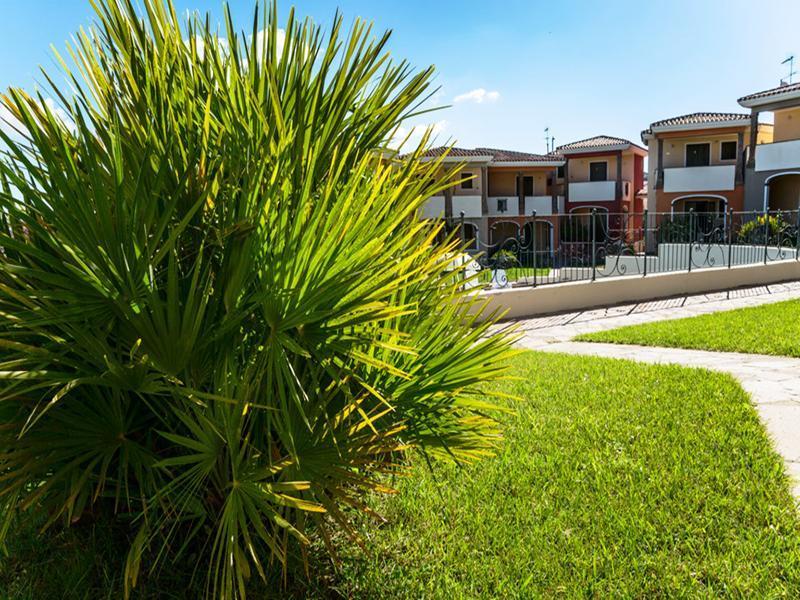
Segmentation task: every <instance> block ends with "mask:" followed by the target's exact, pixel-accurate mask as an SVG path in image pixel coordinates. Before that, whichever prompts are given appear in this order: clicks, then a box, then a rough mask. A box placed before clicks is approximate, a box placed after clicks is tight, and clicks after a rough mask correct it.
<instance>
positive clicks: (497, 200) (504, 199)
mask: <svg viewBox="0 0 800 600" xmlns="http://www.w3.org/2000/svg"><path fill="white" fill-rule="evenodd" d="M488 207H489V212H488V213H486V214H487V215H488V216H490V217H504V216H505V217H516V216H519V198H517V197H516V196H489V198H488Z"/></svg>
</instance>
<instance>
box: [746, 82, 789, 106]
mask: <svg viewBox="0 0 800 600" xmlns="http://www.w3.org/2000/svg"><path fill="white" fill-rule="evenodd" d="M799 91H800V83H790V84H788V85H779V86H778V87H775V88H772V89H769V90H764V91H763V92H756V93H755V94H749V95H747V96H742V97H741V98H739V102H747V101H748V100H759V99H761V98H769V97H771V96H778V95H780V94H788V93H790V92H799Z"/></svg>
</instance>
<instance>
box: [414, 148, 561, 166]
mask: <svg viewBox="0 0 800 600" xmlns="http://www.w3.org/2000/svg"><path fill="white" fill-rule="evenodd" d="M447 149H448V147H447V146H438V147H436V148H430V149H428V150H426V151H425V152H424V153H423V154H422V156H423V157H425V158H435V157H437V156H442V155H443V154H444V153H445V151H446V150H447ZM447 156H448V157H453V158H464V159H469V158H475V157H486V156H491V157H492V159H491V160H492V162H493V163H503V162H551V161H552V162H555V161H561V160H564V157H563V156H560V155H558V154H533V153H531V152H518V151H516V150H501V149H499V148H450V151H449V152H448V154H447Z"/></svg>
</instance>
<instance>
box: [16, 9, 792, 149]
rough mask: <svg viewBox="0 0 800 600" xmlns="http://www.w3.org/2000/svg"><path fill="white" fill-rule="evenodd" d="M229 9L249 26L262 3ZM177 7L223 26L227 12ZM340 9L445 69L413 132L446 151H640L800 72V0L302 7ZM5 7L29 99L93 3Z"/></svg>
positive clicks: (20, 82)
mask: <svg viewBox="0 0 800 600" xmlns="http://www.w3.org/2000/svg"><path fill="white" fill-rule="evenodd" d="M231 4H232V6H234V7H235V10H234V16H235V17H238V18H239V20H240V23H241V26H242V28H245V29H249V24H248V15H249V14H250V9H251V7H252V2H251V1H250V0H234V1H233V2H232V3H231ZM176 5H177V6H178V7H179V9H180V10H181V11H183V10H185V9H189V8H192V9H198V10H201V11H211V12H212V15H215V16H216V17H219V15H220V14H221V11H220V7H221V5H222V3H221V2H220V1H219V0H176ZM337 5H338V6H339V7H340V8H341V10H342V12H343V13H344V16H345V19H346V20H347V21H349V20H351V19H352V18H354V17H356V16H362V17H365V18H367V19H369V20H372V21H374V22H375V25H376V28H377V29H380V30H383V29H392V30H393V31H394V36H393V38H392V42H391V51H392V54H393V55H394V56H395V57H398V58H407V59H409V60H410V61H411V62H412V64H414V65H416V66H419V67H423V66H427V65H428V64H434V65H436V68H437V73H438V75H437V83H438V84H439V85H440V86H441V87H442V91H441V93H440V94H439V95H438V96H437V99H436V100H437V103H438V104H440V105H444V104H452V107H451V108H448V109H445V110H442V111H440V112H437V113H434V114H432V115H429V116H427V117H426V118H425V120H424V121H420V122H418V123H411V124H409V126H411V125H419V124H427V123H436V124H437V131H439V141H442V142H444V141H448V139H453V140H456V141H457V142H458V144H459V145H462V146H467V147H469V146H495V147H502V148H509V149H516V150H526V151H531V152H543V151H544V149H545V142H544V132H543V130H544V128H545V127H550V130H551V132H552V134H553V135H555V137H556V143H557V144H561V143H566V142H569V141H574V140H577V139H581V138H584V137H589V136H592V135H597V134H606V135H617V136H621V137H626V138H628V139H631V140H633V141H639V132H640V131H641V130H642V129H643V128H645V127H646V126H647V125H648V124H649V123H650V122H652V121H654V120H658V119H662V118H666V117H669V116H674V115H678V114H683V113H687V112H695V111H738V110H741V109H740V108H739V106H738V105H737V104H736V99H737V98H738V97H739V96H742V95H744V94H746V93H750V92H753V91H757V90H760V89H764V88H768V87H772V86H774V85H777V84H778V82H779V79H780V78H781V77H783V76H784V75H785V74H786V67H785V66H782V65H781V64H780V62H781V61H782V60H783V59H784V58H785V57H787V56H788V55H789V54H793V53H797V54H798V55H799V56H798V67H797V68H798V70H800V36H798V34H797V24H798V23H800V1H798V0H761V1H760V2H754V1H752V0H750V1H745V0H719V1H717V0H694V1H689V0H639V1H629V0H608V1H606V2H597V1H590V0H574V1H568V2H557V1H554V0H551V1H549V2H540V1H538V0H537V1H530V0H529V1H524V0H507V1H503V2H491V1H488V0H484V1H482V2H473V1H471V0H467V1H465V0H461V1H455V0H449V1H445V0H438V1H437V0H406V1H404V2H389V1H386V0H372V1H364V0H340V1H339V2H338V3H337V2H332V1H330V0H298V1H297V2H296V3H295V6H296V8H297V11H298V13H299V14H300V15H302V16H310V17H312V18H313V19H314V20H316V21H317V22H319V23H321V24H323V25H325V24H328V23H330V21H331V17H332V16H333V13H334V10H335V8H336V6H337ZM288 6H289V3H288V2H281V7H282V10H286V8H288ZM0 7H2V9H3V17H4V18H3V19H2V20H0V87H2V88H4V89H5V88H7V87H8V86H20V87H23V88H26V89H29V90H30V89H32V88H33V87H34V85H35V83H36V81H38V80H39V77H38V75H37V73H38V66H39V65H44V66H45V67H48V68H49V69H51V70H53V71H54V70H55V67H54V64H53V61H52V59H51V54H50V50H49V46H50V44H51V43H52V44H54V45H55V46H56V47H58V48H63V47H64V43H65V41H66V40H67V39H68V38H69V36H70V35H71V34H72V33H73V32H74V31H76V30H77V29H78V27H79V26H81V25H84V24H87V23H88V22H89V21H90V20H91V16H92V15H91V9H90V8H89V4H88V0H60V1H59V0H28V1H24V2H21V1H17V0H0ZM795 80H796V81H797V80H798V79H797V78H796V79H795ZM476 90H478V91H476ZM480 90H483V92H480ZM459 97H461V98H459ZM457 98H459V101H458V102H454V101H455V99H457ZM479 100H480V101H479Z"/></svg>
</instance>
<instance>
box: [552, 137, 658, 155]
mask: <svg viewBox="0 0 800 600" xmlns="http://www.w3.org/2000/svg"><path fill="white" fill-rule="evenodd" d="M630 147H635V148H639V149H641V150H644V148H642V147H641V146H639V145H637V144H634V143H633V142H632V141H630V140H626V139H625V138H620V137H615V136H613V135H596V136H594V137H590V138H586V139H585V140H578V141H577V142H570V143H569V144H564V145H563V146H559V147H558V148H556V152H558V153H560V154H574V153H577V152H591V151H592V150H627V149H628V148H630Z"/></svg>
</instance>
